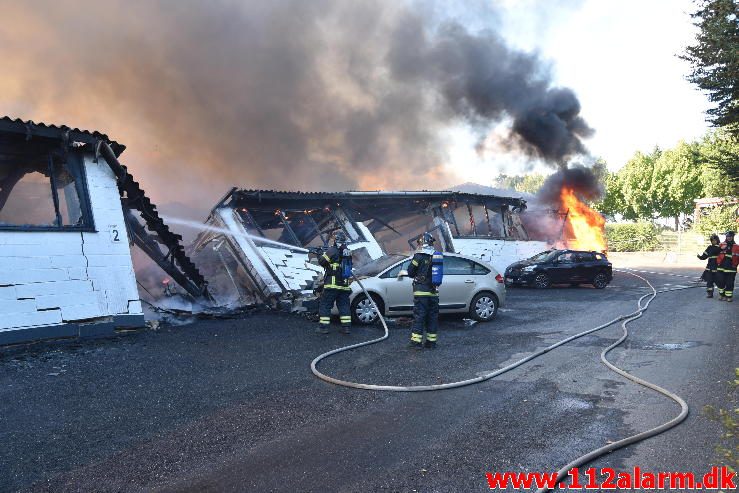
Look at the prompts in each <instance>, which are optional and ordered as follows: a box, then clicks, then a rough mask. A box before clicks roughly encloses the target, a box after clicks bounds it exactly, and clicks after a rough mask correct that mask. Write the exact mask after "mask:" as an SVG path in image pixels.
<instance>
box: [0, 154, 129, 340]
mask: <svg viewBox="0 0 739 493" xmlns="http://www.w3.org/2000/svg"><path fill="white" fill-rule="evenodd" d="M84 164H85V172H86V175H87V187H88V190H89V193H90V205H91V208H92V214H93V217H94V221H95V228H96V230H97V232H95V233H80V232H35V231H22V232H21V231H1V230H0V314H1V315H2V316H0V330H13V329H19V328H24V327H35V326H40V325H51V324H61V323H64V322H75V321H80V320H87V319H94V318H100V317H107V316H112V315H141V314H142V309H141V302H140V300H139V294H138V290H137V289H136V277H135V275H134V271H133V264H132V262H131V251H130V248H129V245H128V236H127V235H126V227H125V223H124V220H123V210H122V207H121V200H120V196H119V194H118V187H117V185H116V180H115V176H114V175H113V172H112V171H111V170H110V168H109V167H108V165H107V164H106V163H105V160H104V159H102V158H100V159H99V162H97V163H94V162H93V161H92V156H91V155H85V159H84ZM116 232H117V234H116Z"/></svg>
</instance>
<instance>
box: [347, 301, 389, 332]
mask: <svg viewBox="0 0 739 493" xmlns="http://www.w3.org/2000/svg"><path fill="white" fill-rule="evenodd" d="M372 299H373V300H375V303H376V304H377V308H379V309H380V311H381V312H384V311H385V305H384V304H383V303H382V300H381V299H380V298H379V296H376V295H372ZM378 319H379V316H378V313H377V310H375V307H374V306H372V302H371V301H370V300H369V298H367V295H366V294H364V293H362V294H359V295H357V297H356V298H354V301H352V320H353V321H354V322H355V323H358V324H361V325H372V324H373V323H375V322H377V320H378Z"/></svg>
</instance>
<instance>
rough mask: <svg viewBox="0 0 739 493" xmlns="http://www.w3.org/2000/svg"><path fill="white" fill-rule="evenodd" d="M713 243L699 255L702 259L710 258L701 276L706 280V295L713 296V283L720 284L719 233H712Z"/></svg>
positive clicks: (711, 239)
mask: <svg viewBox="0 0 739 493" xmlns="http://www.w3.org/2000/svg"><path fill="white" fill-rule="evenodd" d="M710 241H711V244H710V245H708V247H707V248H706V249H705V251H704V252H703V253H701V254H699V255H698V258H699V259H701V260H706V259H708V262H706V270H704V271H703V275H702V276H701V278H702V279H703V280H704V281H706V297H707V298H713V285H714V284H718V261H717V259H718V254H719V252H721V248H719V246H718V245H719V242H720V241H721V240H719V238H718V235H717V234H712V235H711V238H710Z"/></svg>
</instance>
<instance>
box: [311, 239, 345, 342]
mask: <svg viewBox="0 0 739 493" xmlns="http://www.w3.org/2000/svg"><path fill="white" fill-rule="evenodd" d="M318 263H319V265H320V266H321V267H323V268H324V269H325V271H326V273H325V275H324V278H323V291H322V293H321V300H320V302H319V304H318V317H319V320H318V329H316V332H318V333H319V334H328V327H329V325H330V324H331V310H332V309H333V307H334V303H336V307H337V308H338V309H339V317H340V319H341V333H342V334H348V333H349V332H350V327H351V324H352V317H351V313H350V307H349V294H350V293H351V288H350V287H349V279H350V278H351V275H352V274H351V269H352V256H351V251H350V250H349V249H348V248H347V247H346V235H345V234H344V232H343V231H338V232H337V233H336V234H334V239H333V245H332V246H330V247H328V248H327V249H326V250H325V251H324V252H322V253H321V254H319V256H318Z"/></svg>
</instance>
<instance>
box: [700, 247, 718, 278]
mask: <svg viewBox="0 0 739 493" xmlns="http://www.w3.org/2000/svg"><path fill="white" fill-rule="evenodd" d="M719 253H721V248H720V247H719V246H718V245H708V248H706V250H705V251H704V252H703V253H701V254H700V255H698V258H699V259H701V260H706V259H708V262H706V270H710V271H711V272H716V269H717V268H718V254H719Z"/></svg>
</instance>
